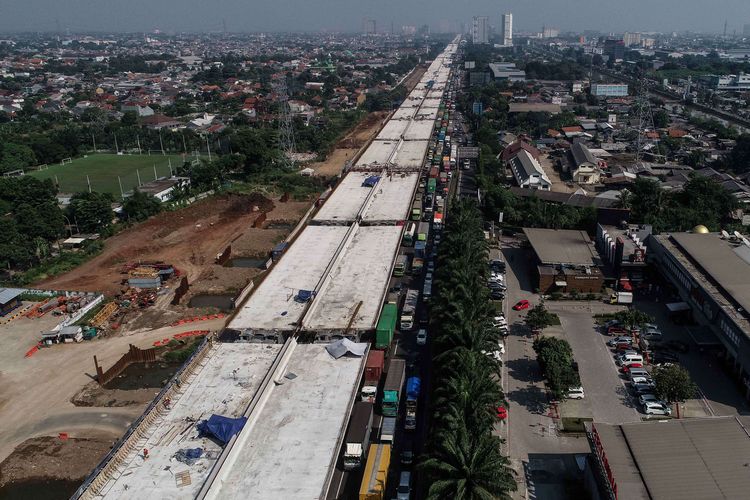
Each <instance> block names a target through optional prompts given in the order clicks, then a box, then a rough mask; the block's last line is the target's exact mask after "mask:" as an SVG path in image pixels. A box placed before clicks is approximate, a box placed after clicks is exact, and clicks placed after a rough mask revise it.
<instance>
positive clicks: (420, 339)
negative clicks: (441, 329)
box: [417, 328, 427, 345]
mask: <svg viewBox="0 0 750 500" xmlns="http://www.w3.org/2000/svg"><path fill="white" fill-rule="evenodd" d="M426 343H427V330H425V329H424V328H423V329H421V330H419V331H418V332H417V345H425V344H426Z"/></svg>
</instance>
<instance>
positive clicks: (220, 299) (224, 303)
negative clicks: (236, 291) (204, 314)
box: [188, 293, 234, 311]
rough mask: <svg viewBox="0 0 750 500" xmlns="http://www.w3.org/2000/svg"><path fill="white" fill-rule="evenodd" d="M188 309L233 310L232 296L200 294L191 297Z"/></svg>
mask: <svg viewBox="0 0 750 500" xmlns="http://www.w3.org/2000/svg"><path fill="white" fill-rule="evenodd" d="M188 307H215V308H217V309H220V310H222V311H231V310H232V309H234V295H227V294H210V293H202V294H198V295H193V296H192V297H191V298H190V302H188Z"/></svg>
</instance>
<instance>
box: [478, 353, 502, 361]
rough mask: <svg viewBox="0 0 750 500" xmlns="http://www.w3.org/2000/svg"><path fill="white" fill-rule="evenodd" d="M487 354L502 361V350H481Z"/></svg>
mask: <svg viewBox="0 0 750 500" xmlns="http://www.w3.org/2000/svg"><path fill="white" fill-rule="evenodd" d="M481 352H482V354H484V355H485V356H489V357H491V358H493V359H494V360H495V361H502V360H503V354H502V353H501V352H500V351H481Z"/></svg>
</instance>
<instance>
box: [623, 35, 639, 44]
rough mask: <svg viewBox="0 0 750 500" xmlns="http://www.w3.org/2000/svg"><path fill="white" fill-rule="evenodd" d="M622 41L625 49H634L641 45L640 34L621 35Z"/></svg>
mask: <svg viewBox="0 0 750 500" xmlns="http://www.w3.org/2000/svg"><path fill="white" fill-rule="evenodd" d="M622 41H623V43H624V44H625V46H626V47H634V46H636V45H640V44H641V34H640V33H625V34H624V35H622Z"/></svg>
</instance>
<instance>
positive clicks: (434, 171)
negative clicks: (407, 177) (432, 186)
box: [427, 167, 440, 191]
mask: <svg viewBox="0 0 750 500" xmlns="http://www.w3.org/2000/svg"><path fill="white" fill-rule="evenodd" d="M438 175H440V170H439V169H438V168H437V167H432V168H431V169H430V179H436V178H437V176H438ZM427 187H428V191H429V184H428V185H427Z"/></svg>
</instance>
